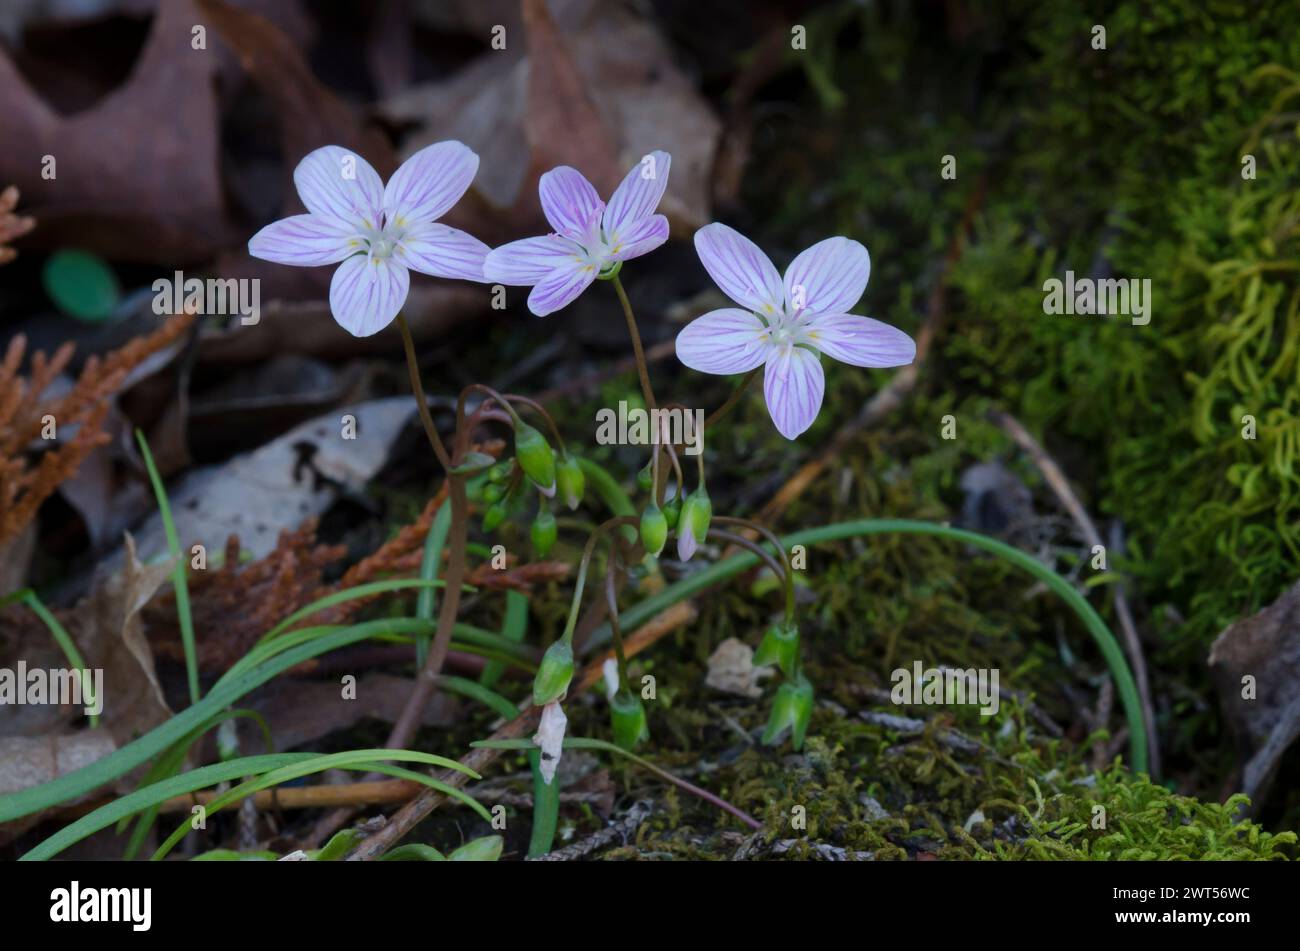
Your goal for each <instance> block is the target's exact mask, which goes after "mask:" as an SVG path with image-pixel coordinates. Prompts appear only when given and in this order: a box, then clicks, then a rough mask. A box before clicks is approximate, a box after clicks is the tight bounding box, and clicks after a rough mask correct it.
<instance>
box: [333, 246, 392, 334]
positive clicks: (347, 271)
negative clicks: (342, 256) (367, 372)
mask: <svg viewBox="0 0 1300 951" xmlns="http://www.w3.org/2000/svg"><path fill="white" fill-rule="evenodd" d="M410 286H411V274H410V272H409V271H408V270H407V269H406V266H405V265H403V264H401V263H400V262H398V261H395V260H393V259H392V258H373V257H370V256H369V255H366V254H354V255H353V256H352V257H350V258H348V259H347V260H346V261H344V262H343V263H342V264H340V265H339V269H338V270H337V271H335V272H334V279H333V280H331V281H330V311H331V312H333V314H334V319H335V320H337V321H338V322H339V326H340V327H342V328H343V329H344V330H346V331H347V332H348V333H350V334H352V335H353V336H354V337H369V336H370V335H371V334H376V333H378V332H379V331H381V330H383V329H384V328H385V327H387V326H388V325H389V324H390V323H392V321H393V318H394V317H396V316H397V312H398V311H399V310H401V309H402V305H403V304H404V303H406V292H407V291H408V290H409V289H410Z"/></svg>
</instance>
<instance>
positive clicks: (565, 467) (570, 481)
mask: <svg viewBox="0 0 1300 951" xmlns="http://www.w3.org/2000/svg"><path fill="white" fill-rule="evenodd" d="M555 480H556V482H557V483H558V484H559V487H560V501H561V502H563V503H564V504H565V505H567V506H568V507H569V509H570V510H573V509H576V508H577V507H578V506H579V505H581V504H582V496H583V493H584V492H586V491H587V474H586V473H585V472H583V471H582V465H581V464H580V463H579V462H578V460H577V459H576V458H574V457H573V456H571V455H569V454H568V453H567V452H565V453H563V454H562V455H561V456H560V464H559V465H558V466H557V467H556V470H555Z"/></svg>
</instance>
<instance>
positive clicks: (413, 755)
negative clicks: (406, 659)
mask: <svg viewBox="0 0 1300 951" xmlns="http://www.w3.org/2000/svg"><path fill="white" fill-rule="evenodd" d="M391 760H397V761H398V762H405V763H423V764H425V765H426V766H439V767H442V768H443V769H452V770H455V771H456V772H459V773H464V774H466V775H467V776H470V777H472V778H474V779H479V778H480V777H479V774H478V773H476V772H474V770H472V769H470V768H469V767H468V766H465V765H463V764H462V763H458V762H456V761H455V760H453V759H448V758H447V757H445V756H435V755H433V754H432V753H420V752H417V751H415V750H383V749H370V750H348V751H347V752H344V753H327V754H324V755H316V754H311V755H310V756H309V758H308V759H305V760H302V761H299V762H296V763H290V764H287V765H284V766H280V767H278V768H275V769H271V770H268V771H266V772H264V773H262V774H261V775H260V776H256V777H255V778H253V779H249V780H246V781H245V782H242V783H240V784H239V785H238V786H236V787H234V788H233V789H230V790H227V791H226V792H224V793H222V794H221V795H220V796H217V797H216V798H215V799H213V800H212V801H211V802H209V803H207V804H206V805H205V806H204V810H205V814H206V815H207V816H212V815H214V814H216V813H217V812H219V811H220V810H222V809H224V808H225V807H226V806H228V805H231V804H232V803H235V802H238V801H239V800H241V799H244V798H246V797H248V796H251V795H252V794H253V793H256V792H258V791H259V790H262V789H269V788H271V787H272V786H278V785H280V784H281V783H286V782H289V781H291V780H294V779H301V778H302V777H303V776H310V775H312V774H313V773H322V772H324V771H326V770H329V769H348V770H354V771H357V772H378V773H385V774H387V775H390V776H399V777H401V778H402V779H407V780H410V781H412V782H418V783H422V784H423V785H425V786H431V787H432V788H434V789H436V790H438V792H440V793H443V794H444V795H449V796H453V797H454V798H456V799H458V800H460V801H461V802H464V803H466V804H467V805H470V806H471V807H472V808H473V809H475V810H476V811H477V812H478V813H479V814H480V816H482V818H484V819H485V820H486V821H488V822H489V823H490V822H491V821H492V814H491V813H490V812H488V811H487V809H486V808H484V806H483V804H482V803H480V802H478V801H477V800H476V799H473V798H472V797H470V796H469V795H468V794H467V793H465V792H463V791H461V790H459V789H455V788H453V787H451V786H448V785H447V784H446V783H443V782H440V781H438V780H436V779H433V778H432V777H429V776H425V775H424V774H423V773H416V772H412V771H411V770H405V769H400V768H398V767H391V766H388V765H387V763H388V762H389V761H391ZM191 831H193V829H192V827H191V825H190V822H189V820H188V819H186V821H184V822H182V823H181V824H180V825H179V826H177V827H176V829H175V830H174V831H173V832H172V834H171V835H169V836H168V837H167V839H166V840H165V841H164V842H163V843H162V845H160V846H158V849H157V850H156V851H155V852H154V854H153V860H154V861H158V860H159V859H162V858H165V857H166V855H167V853H168V852H170V851H171V850H172V849H173V848H175V846H176V843H178V842H180V840H181V839H183V838H185V836H186V835H188V834H189V833H190V832H191Z"/></svg>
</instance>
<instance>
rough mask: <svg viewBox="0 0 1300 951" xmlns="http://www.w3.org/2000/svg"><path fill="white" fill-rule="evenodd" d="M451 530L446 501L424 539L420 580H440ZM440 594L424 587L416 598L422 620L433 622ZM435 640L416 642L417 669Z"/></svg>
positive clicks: (426, 639)
mask: <svg viewBox="0 0 1300 951" xmlns="http://www.w3.org/2000/svg"><path fill="white" fill-rule="evenodd" d="M449 531H451V504H450V503H449V502H448V501H447V500H445V499H444V500H443V503H442V505H440V506H438V511H437V512H436V513H434V516H433V521H432V522H431V523H430V525H429V534H428V535H426V536H425V539H424V557H423V558H422V559H421V561H420V579H421V580H422V581H433V580H434V579H435V578H437V577H438V569H439V568H441V567H442V549H443V548H444V547H445V546H446V544H447V533H448V532H449ZM437 594H438V593H437V591H436V590H434V589H433V588H421V589H420V593H419V594H418V595H417V596H416V598H415V616H416V617H417V618H419V619H420V620H422V621H432V620H433V611H434V608H435V607H436V606H437V603H438V597H437ZM432 641H433V635H432V634H428V635H424V636H421V637H417V638H416V639H415V666H416V669H417V670H422V669H423V668H424V659H425V658H426V657H427V656H428V655H429V644H430V643H431V642H432Z"/></svg>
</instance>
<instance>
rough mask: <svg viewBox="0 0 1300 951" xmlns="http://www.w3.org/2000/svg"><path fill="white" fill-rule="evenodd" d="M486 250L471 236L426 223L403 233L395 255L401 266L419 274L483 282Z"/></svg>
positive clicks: (484, 246)
mask: <svg viewBox="0 0 1300 951" xmlns="http://www.w3.org/2000/svg"><path fill="white" fill-rule="evenodd" d="M490 250H491V248H489V247H488V246H487V245H486V244H484V243H483V242H482V241H480V240H479V239H478V238H476V237H474V236H473V235H472V234H467V233H466V232H464V231H461V230H460V229H459V228H450V227H448V226H447V225H444V224H440V223H438V222H436V221H430V222H426V223H424V224H421V225H416V226H415V227H413V228H411V229H409V230H408V231H407V232H406V234H405V235H404V236H403V238H402V241H401V243H400V244H399V245H398V251H397V255H398V258H399V259H400V260H401V262H402V263H403V264H405V265H406V266H407V267H409V268H410V269H411V270H413V271H419V272H420V273H421V274H432V275H433V276H434V277H451V278H460V279H461V280H465V281H483V280H485V278H484V277H483V262H484V261H486V260H487V256H488V252H489V251H490Z"/></svg>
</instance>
